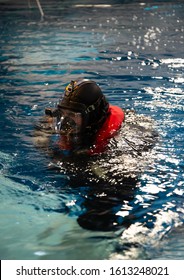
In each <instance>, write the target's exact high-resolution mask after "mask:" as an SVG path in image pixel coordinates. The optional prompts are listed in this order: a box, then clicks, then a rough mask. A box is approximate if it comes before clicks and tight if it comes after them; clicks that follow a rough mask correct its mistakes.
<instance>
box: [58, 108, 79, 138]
mask: <svg viewBox="0 0 184 280" xmlns="http://www.w3.org/2000/svg"><path fill="white" fill-rule="evenodd" d="M81 128H82V115H81V113H78V112H72V111H70V110H61V116H59V117H58V118H57V123H56V126H55V129H56V130H57V131H59V132H60V133H62V134H78V133H80V132H81Z"/></svg>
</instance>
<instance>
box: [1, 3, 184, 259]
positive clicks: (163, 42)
mask: <svg viewBox="0 0 184 280" xmlns="http://www.w3.org/2000/svg"><path fill="white" fill-rule="evenodd" d="M41 3H42V8H43V10H44V13H45V16H44V18H41V16H40V13H39V10H38V8H37V6H36V4H35V3H34V1H28V2H27V1H23V0H22V1H16V4H15V3H14V1H0V45H1V49H0V54H1V55H0V83H1V86H0V102H1V119H0V126H1V138H0V147H1V151H0V159H1V163H0V188H1V189H0V191H1V206H0V207H1V219H0V224H1V233H0V240H1V241H0V252H1V258H2V259H183V257H184V238H183V236H184V234H183V233H184V231H183V221H184V201H183V192H184V191H183V181H184V180H183V169H184V157H183V156H184V153H183V148H184V147H183V138H184V137H183V136H184V135H183V131H184V130H183V124H184V121H183V109H184V101H183V99H184V75H183V68H184V52H183V50H184V46H183V42H184V39H183V31H184V22H183V14H184V3H183V1H145V2H144V1H120V0H119V1H118V0H117V1H115V0H114V1H113V0H111V1H108V5H104V6H103V5H102V4H107V3H106V2H105V1H101V2H100V3H101V5H99V3H98V1H91V3H92V4H93V5H92V6H89V1H85V0H83V1H80V2H79V1H75V0H74V1H69V2H68V1H56V0H55V1H41ZM78 77H85V78H89V79H93V80H95V81H96V82H97V83H99V85H100V86H101V88H102V90H103V92H104V93H105V94H106V96H107V98H108V99H109V101H110V102H111V103H113V104H115V105H119V106H121V107H122V108H126V109H132V108H133V109H135V110H136V111H137V113H138V114H144V115H145V116H150V117H151V118H153V119H154V120H155V122H156V126H157V131H158V132H159V135H160V140H159V141H158V143H157V144H156V146H155V147H154V149H153V151H152V154H154V162H153V163H152V164H151V166H149V167H148V168H147V169H146V170H145V171H144V172H143V173H142V174H141V175H140V176H139V180H138V181H136V182H134V184H133V185H132V184H129V188H128V184H127V185H126V186H125V187H124V188H123V187H122V186H121V187H118V186H117V185H114V186H113V185H111V187H109V185H106V184H104V185H98V184H96V183H95V184H92V186H91V185H85V184H81V185H80V184H77V185H75V184H71V183H70V181H69V179H68V177H67V175H66V174H63V173H62V172H56V170H54V169H51V168H50V169H49V168H48V165H49V164H50V162H51V159H50V157H49V155H48V154H45V153H44V152H43V151H40V150H38V149H37V148H36V147H35V146H34V144H33V142H32V137H31V134H32V132H33V131H34V125H35V123H36V122H38V120H39V119H40V117H41V116H42V115H43V113H44V108H45V107H47V106H54V105H55V104H56V102H57V101H58V99H59V98H60V96H61V94H62V92H63V88H64V86H65V85H66V84H67V83H69V82H70V80H71V79H76V78H78ZM150 156H151V154H150ZM109 224H111V227H109ZM112 225H113V226H112ZM117 225H118V226H117Z"/></svg>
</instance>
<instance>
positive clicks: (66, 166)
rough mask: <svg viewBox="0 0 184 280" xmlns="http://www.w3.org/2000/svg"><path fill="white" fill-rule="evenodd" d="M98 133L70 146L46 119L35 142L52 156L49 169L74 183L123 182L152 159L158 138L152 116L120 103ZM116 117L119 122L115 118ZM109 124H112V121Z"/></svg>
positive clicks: (112, 109)
mask: <svg viewBox="0 0 184 280" xmlns="http://www.w3.org/2000/svg"><path fill="white" fill-rule="evenodd" d="M110 109H111V112H113V113H115V112H116V113H117V112H119V116H117V114H113V113H112V115H111V117H109V119H107V122H105V123H104V126H103V127H102V129H101V130H99V131H98V133H97V134H96V135H95V137H93V138H92V139H87V138H86V140H89V141H88V142H87V141H86V142H87V143H86V142H85V144H84V145H82V146H81V143H78V144H77V145H75V148H73V147H71V143H69V142H67V141H66V138H65V137H64V136H63V135H60V134H58V133H56V131H55V130H54V129H53V121H52V120H51V119H49V120H48V118H47V119H45V120H44V121H43V122H42V123H41V125H40V126H39V127H37V128H38V129H37V131H36V138H35V140H36V144H37V146H40V147H42V149H44V150H45V151H46V152H47V153H48V154H49V155H50V157H51V158H52V160H51V162H50V164H49V168H54V169H56V170H58V171H59V172H61V173H63V174H66V175H67V176H69V178H70V180H71V181H73V180H74V181H75V185H76V184H78V185H81V183H83V184H85V185H87V184H91V183H92V184H93V183H104V182H106V183H108V184H110V185H112V184H113V185H114V184H115V185H116V184H118V185H119V184H120V185H124V184H125V183H126V182H127V180H128V182H129V183H130V181H129V180H133V184H134V180H136V178H137V177H138V176H139V175H140V174H141V173H142V172H143V171H144V169H145V168H146V166H147V167H148V166H149V165H150V164H151V163H152V161H153V157H152V156H151V148H153V146H154V145H155V143H156V142H157V140H158V135H157V133H156V131H155V129H154V126H155V125H154V122H153V120H152V119H151V118H149V117H146V116H143V115H137V114H136V113H135V112H134V111H132V110H131V111H130V110H125V111H123V110H122V109H121V108H119V107H117V106H112V107H110ZM115 119H116V121H115ZM112 123H113V125H112V126H110V124H112ZM81 174H82V176H81Z"/></svg>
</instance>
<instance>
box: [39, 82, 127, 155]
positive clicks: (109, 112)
mask: <svg viewBox="0 0 184 280" xmlns="http://www.w3.org/2000/svg"><path fill="white" fill-rule="evenodd" d="M45 114H46V116H47V120H46V122H45V123H46V124H47V125H46V126H47V129H46V130H47V132H49V130H50V132H52V133H55V134H58V135H60V139H59V141H58V142H57V143H58V147H59V150H60V151H63V153H64V154H65V155H66V154H70V155H71V154H72V155H74V154H75V155H77V154H88V155H95V154H99V153H102V152H104V151H105V150H106V148H107V144H108V142H109V140H110V138H112V137H113V136H114V135H115V134H116V133H117V132H118V130H119V129H120V127H121V124H122V122H123V121H124V118H125V114H124V111H123V110H122V109H121V108H119V107H118V106H114V105H111V104H109V103H108V102H107V99H106V98H105V96H104V94H103V93H102V91H101V89H100V87H99V86H98V85H97V84H96V83H95V82H94V81H91V80H87V79H82V80H77V81H71V83H70V84H69V85H68V86H67V87H66V88H65V92H64V97H63V98H62V99H61V100H59V103H58V105H57V108H55V109H51V108H46V109H45ZM48 124H50V127H49V128H48ZM46 126H45V128H46ZM46 130H45V131H46ZM42 132H43V126H42ZM67 152H68V153H67Z"/></svg>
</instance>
